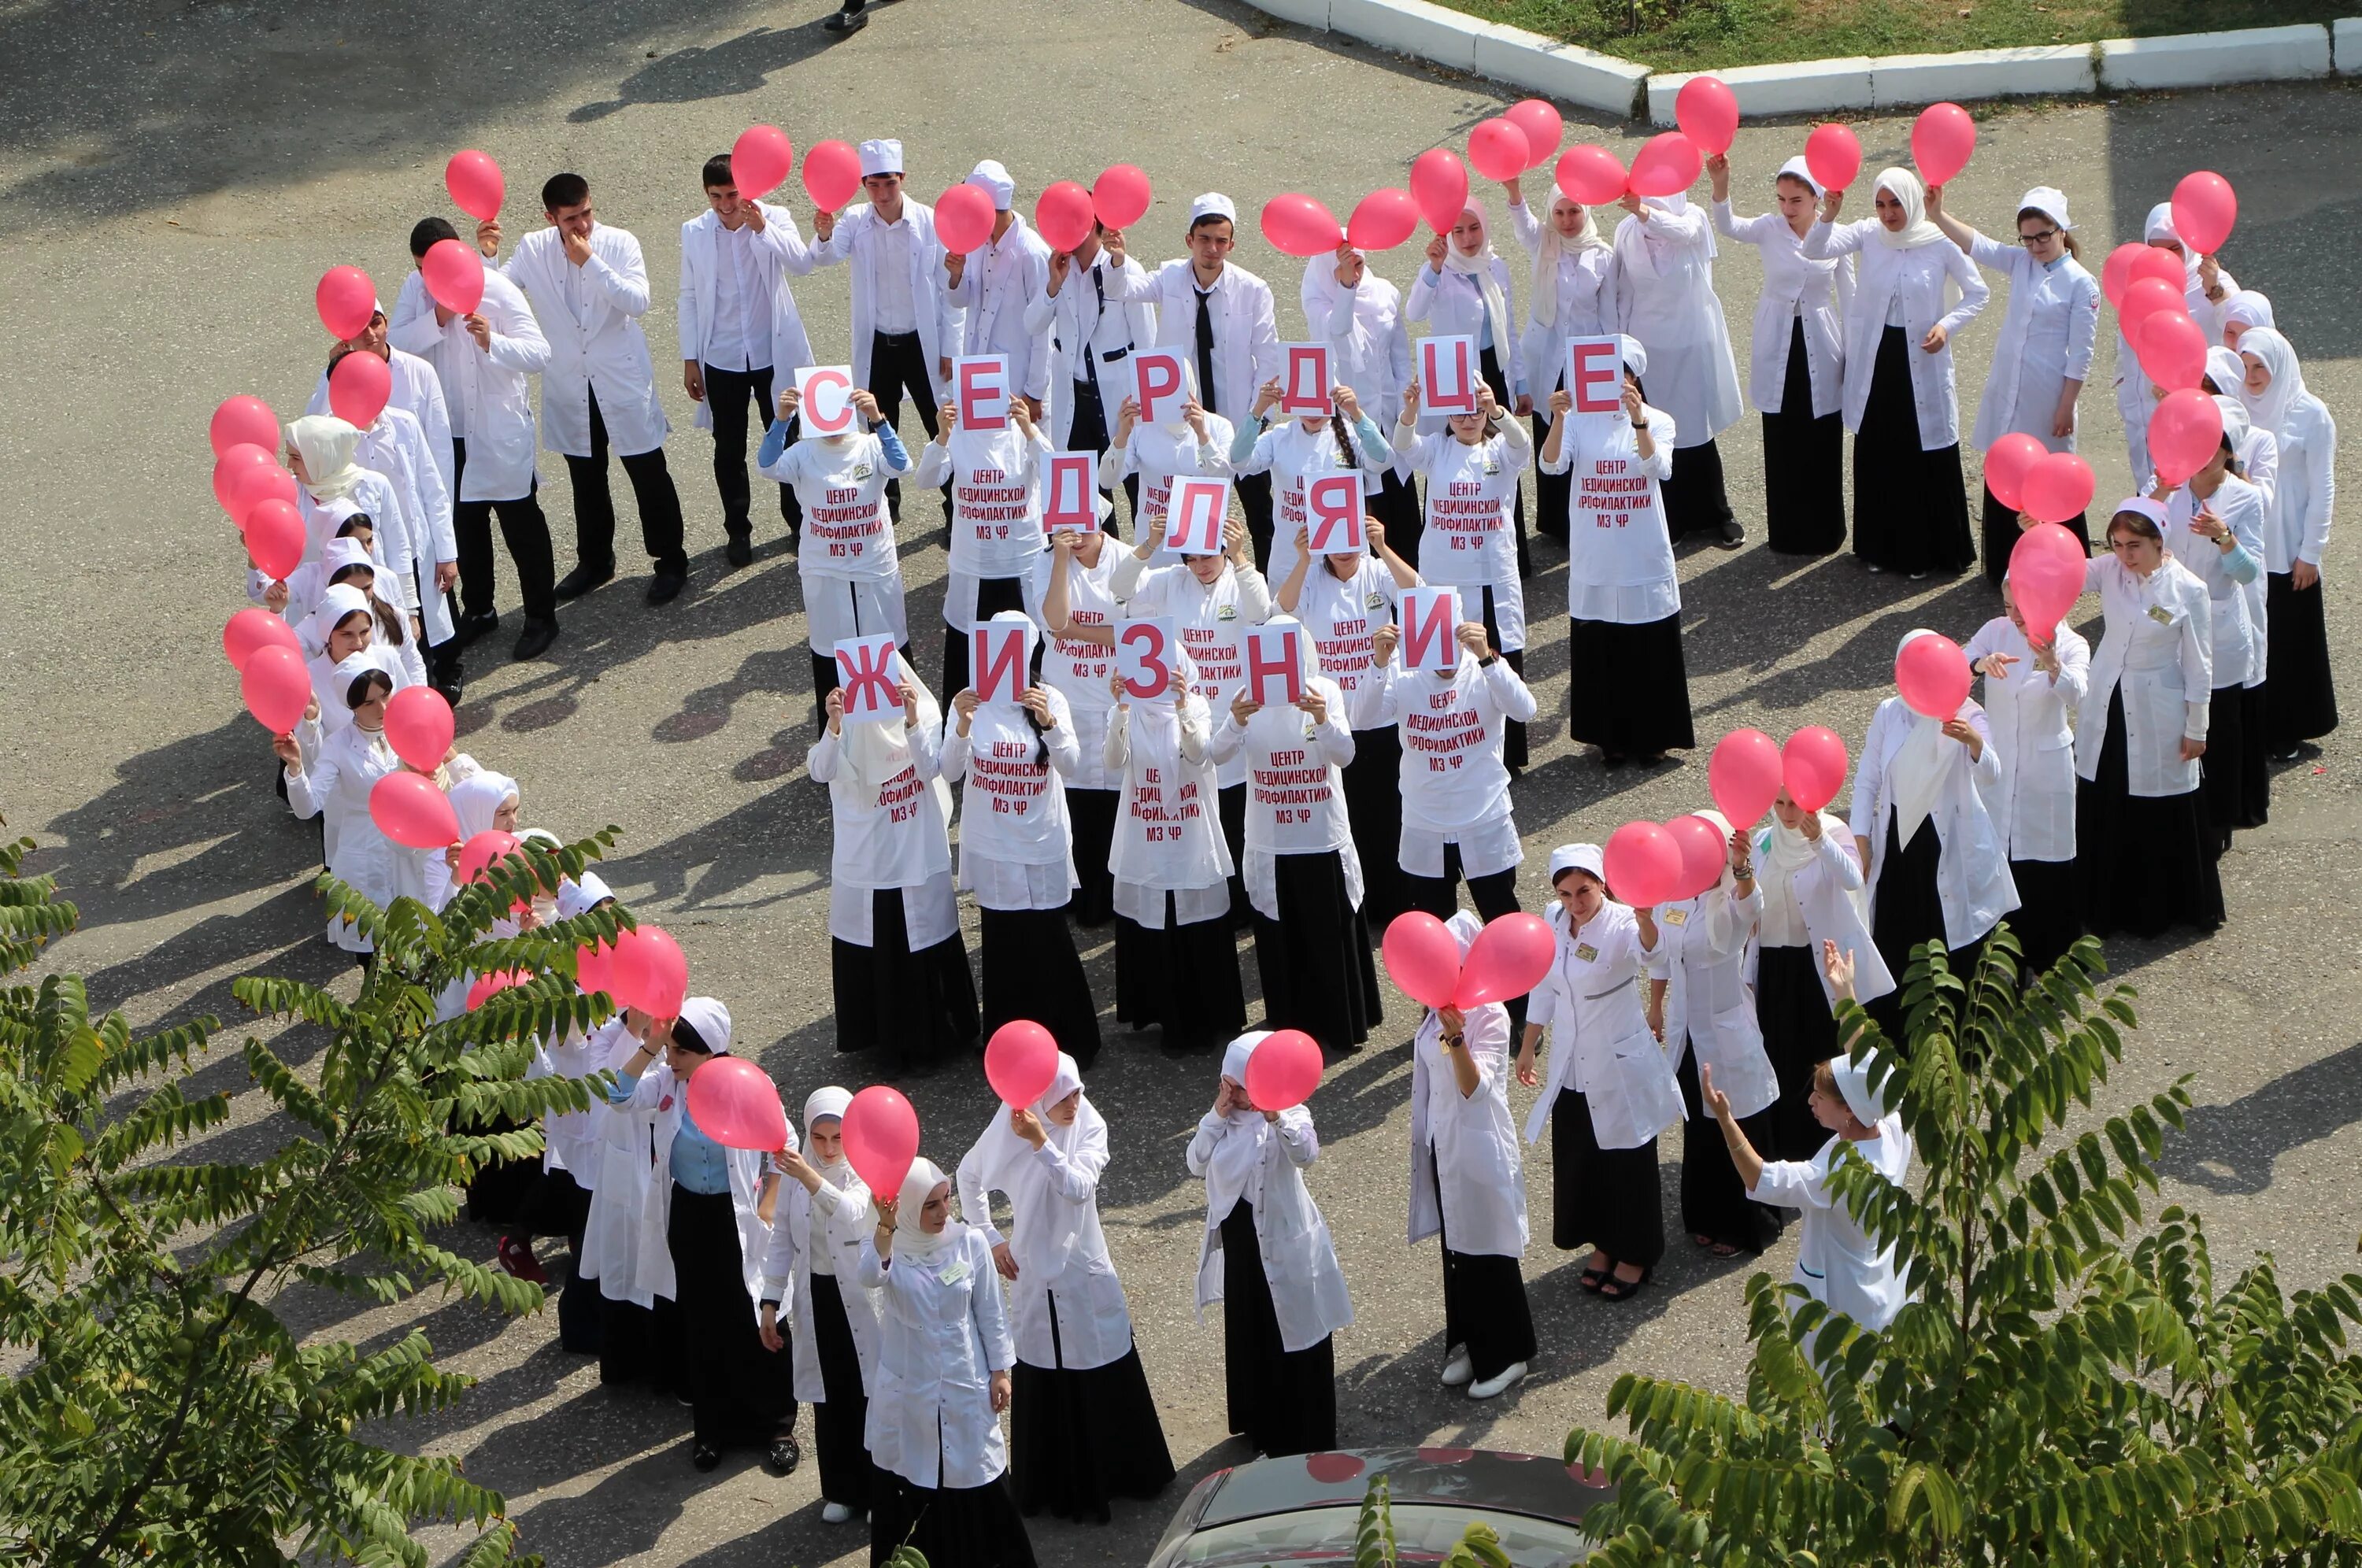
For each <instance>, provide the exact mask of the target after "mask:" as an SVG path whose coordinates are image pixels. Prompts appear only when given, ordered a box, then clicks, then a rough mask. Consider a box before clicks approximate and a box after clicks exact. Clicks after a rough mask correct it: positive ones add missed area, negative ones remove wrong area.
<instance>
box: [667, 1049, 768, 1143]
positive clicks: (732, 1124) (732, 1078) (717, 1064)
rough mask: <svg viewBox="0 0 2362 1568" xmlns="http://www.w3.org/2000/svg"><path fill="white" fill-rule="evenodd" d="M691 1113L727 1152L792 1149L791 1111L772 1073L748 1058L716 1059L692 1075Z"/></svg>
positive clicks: (710, 1136)
mask: <svg viewBox="0 0 2362 1568" xmlns="http://www.w3.org/2000/svg"><path fill="white" fill-rule="evenodd" d="M689 1114H690V1120H691V1121H695V1122H696V1123H697V1127H698V1131H699V1132H703V1133H704V1134H705V1135H706V1136H707V1137H709V1138H711V1139H712V1140H713V1141H714V1142H715V1143H719V1144H721V1145H722V1146H723V1148H725V1149H759V1150H761V1151H763V1152H764V1153H765V1154H770V1153H772V1152H774V1151H776V1150H779V1149H784V1148H786V1147H787V1146H788V1109H787V1107H786V1106H783V1105H781V1104H780V1103H779V1088H778V1085H777V1084H775V1083H773V1082H772V1081H771V1075H770V1074H768V1073H767V1072H765V1071H763V1069H762V1068H760V1067H758V1066H756V1065H755V1064H754V1063H752V1062H750V1061H748V1060H746V1058H745V1057H744V1056H716V1057H714V1058H713V1059H712V1061H710V1062H708V1063H706V1064H705V1065H704V1066H701V1067H700V1068H698V1069H697V1071H695V1072H693V1073H691V1074H690V1076H689Z"/></svg>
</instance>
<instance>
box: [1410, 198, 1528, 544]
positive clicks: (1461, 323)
mask: <svg viewBox="0 0 2362 1568" xmlns="http://www.w3.org/2000/svg"><path fill="white" fill-rule="evenodd" d="M1403 315H1404V318H1405V319H1406V320H1409V321H1423V322H1425V323H1427V329H1428V331H1429V333H1430V334H1431V335H1434V336H1436V337H1473V338H1474V339H1475V340H1476V352H1477V357H1478V360H1479V364H1478V368H1479V369H1480V370H1482V371H1483V373H1484V377H1485V386H1486V387H1487V388H1489V389H1490V390H1491V392H1492V393H1493V402H1494V404H1495V406H1496V408H1497V409H1499V410H1500V411H1501V412H1502V414H1504V415H1507V414H1518V415H1523V414H1530V413H1532V412H1533V405H1534V404H1533V397H1532V395H1531V394H1530V393H1529V392H1528V391H1527V388H1526V367H1525V359H1524V357H1523V356H1522V355H1521V354H1520V353H1519V352H1518V345H1517V344H1516V343H1515V342H1514V341H1513V337H1512V331H1511V327H1510V323H1511V322H1513V321H1514V320H1516V319H1517V313H1516V293H1515V290H1514V288H1513V286H1512V284H1511V281H1510V278H1509V264H1508V263H1507V261H1505V260H1503V259H1501V256H1500V254H1499V252H1497V251H1496V250H1495V249H1494V248H1493V237H1492V233H1491V230H1490V228H1489V226H1488V225H1487V223H1486V219H1485V204H1484V203H1482V202H1480V201H1477V200H1475V199H1474V198H1473V197H1472V198H1470V200H1469V203H1468V204H1467V206H1466V207H1464V208H1462V211H1461V214H1460V221H1459V222H1458V223H1455V224H1453V225H1452V226H1451V233H1450V234H1448V235H1444V234H1439V235H1436V236H1435V237H1433V238H1431V239H1429V241H1428V243H1427V264H1426V265H1425V266H1423V267H1421V268H1420V269H1419V270H1418V275H1417V276H1415V277H1413V278H1412V279H1411V282H1410V293H1409V295H1408V296H1407V298H1406V299H1405V300H1404V301H1403ZM1442 423H1443V422H1441V421H1440V420H1435V419H1429V421H1427V425H1428V434H1429V435H1433V434H1436V433H1438V432H1439V431H1440V429H1441V427H1442ZM1531 451H1532V448H1531V447H1527V452H1528V453H1529V454H1530V453H1531ZM1526 467H1527V463H1526V462H1525V461H1521V462H1519V463H1518V468H1517V470H1516V472H1517V475H1518V477H1522V476H1523V474H1524V472H1525V469H1526ZM1431 498H1432V492H1431V491H1430V504H1431ZM1509 514H1510V522H1511V525H1512V526H1513V527H1514V529H1515V537H1516V543H1517V548H1516V552H1515V554H1514V556H1513V558H1512V559H1513V561H1514V564H1515V565H1516V568H1517V575H1518V577H1520V578H1524V577H1529V576H1530V575H1532V572H1533V569H1534V564H1533V560H1532V558H1531V555H1530V552H1529V549H1528V547H1527V545H1526V498H1525V492H1524V491H1522V490H1520V489H1518V488H1517V485H1516V483H1515V481H1514V480H1512V483H1511V487H1510V493H1509ZM1439 564H1440V563H1439ZM1443 580H1444V579H1441V578H1438V579H1437V581H1439V582H1440V581H1443Z"/></svg>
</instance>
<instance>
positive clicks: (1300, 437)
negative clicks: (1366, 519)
mask: <svg viewBox="0 0 2362 1568" xmlns="http://www.w3.org/2000/svg"><path fill="white" fill-rule="evenodd" d="M1362 425H1363V428H1362V429H1360V430H1356V431H1355V432H1353V455H1352V458H1347V457H1346V455H1345V448H1344V447H1342V446H1341V445H1339V444H1338V440H1337V426H1336V424H1335V422H1334V421H1333V420H1329V419H1323V420H1322V421H1320V423H1319V424H1318V425H1314V426H1313V427H1312V428H1311V429H1309V430H1308V429H1306V428H1305V427H1304V421H1303V420H1301V419H1296V418H1291V419H1288V420H1287V421H1286V423H1284V424H1280V425H1273V426H1272V427H1271V428H1270V429H1268V430H1265V431H1264V433H1263V434H1262V435H1260V436H1256V437H1255V439H1254V446H1253V448H1252V449H1251V450H1250V451H1249V452H1248V453H1247V456H1246V458H1245V459H1244V460H1243V461H1233V462H1232V464H1231V469H1232V471H1233V472H1235V473H1241V474H1260V473H1269V474H1271V475H1272V476H1273V477H1274V479H1275V480H1277V481H1278V482H1277V483H1275V484H1274V485H1273V486H1272V496H1271V502H1272V506H1271V512H1272V519H1271V520H1272V528H1271V561H1270V565H1269V567H1268V568H1267V569H1266V570H1265V572H1264V576H1265V577H1267V578H1268V579H1269V580H1271V581H1273V582H1286V580H1287V574H1288V572H1289V571H1290V570H1291V569H1293V568H1294V567H1295V565H1296V531H1297V529H1299V528H1303V527H1306V526H1308V525H1309V523H1310V521H1311V517H1310V513H1308V512H1307V511H1306V510H1305V504H1304V486H1305V481H1306V480H1309V479H1311V478H1313V477H1314V476H1316V475H1320V474H1339V473H1351V472H1352V471H1353V470H1354V469H1357V468H1358V469H1361V470H1362V472H1363V474H1365V475H1367V476H1368V477H1367V478H1366V479H1365V480H1363V488H1364V489H1365V490H1367V491H1369V492H1370V493H1371V494H1372V495H1375V494H1376V493H1377V489H1378V484H1379V480H1380V476H1381V475H1383V474H1384V473H1385V471H1386V469H1387V468H1388V467H1389V466H1391V464H1392V462H1393V458H1394V453H1393V450H1392V449H1391V448H1390V447H1387V446H1386V444H1385V437H1383V436H1380V437H1379V438H1378V440H1377V441H1376V442H1375V443H1374V444H1373V443H1372V442H1371V441H1370V440H1369V439H1368V437H1369V436H1373V435H1375V434H1376V426H1375V425H1373V424H1371V423H1370V422H1369V418H1368V415H1367V414H1364V415H1363V420H1362Z"/></svg>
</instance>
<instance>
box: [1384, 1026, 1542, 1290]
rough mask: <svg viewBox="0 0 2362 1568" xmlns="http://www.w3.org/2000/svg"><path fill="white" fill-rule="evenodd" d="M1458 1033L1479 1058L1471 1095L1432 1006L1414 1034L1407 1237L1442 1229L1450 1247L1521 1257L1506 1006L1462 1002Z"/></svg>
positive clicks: (1520, 1186) (1522, 1215) (1522, 1183)
mask: <svg viewBox="0 0 2362 1568" xmlns="http://www.w3.org/2000/svg"><path fill="white" fill-rule="evenodd" d="M1461 1037H1462V1044H1461V1049H1462V1050H1463V1051H1465V1052H1467V1053H1468V1059H1469V1060H1470V1061H1471V1062H1473V1063H1474V1064H1475V1066H1476V1090H1475V1092H1474V1093H1473V1094H1466V1095H1463V1094H1462V1093H1461V1092H1460V1078H1459V1075H1458V1073H1457V1072H1456V1071H1455V1070H1454V1069H1455V1064H1454V1063H1453V1062H1452V1061H1451V1058H1450V1056H1449V1055H1446V1054H1445V1052H1444V1049H1443V1021H1442V1020H1441V1019H1440V1018H1439V1017H1437V1016H1436V1015H1435V1014H1434V1013H1433V1012H1429V1013H1428V1014H1427V1017H1426V1020H1425V1021H1423V1022H1421V1023H1420V1024H1419V1026H1418V1032H1417V1033H1416V1034H1414V1035H1413V1036H1412V1037H1411V1043H1410V1056H1411V1075H1410V1076H1411V1085H1410V1224H1409V1232H1408V1239H1409V1240H1410V1241H1411V1242H1413V1243H1414V1244H1415V1243H1417V1242H1423V1241H1425V1240H1426V1239H1427V1238H1428V1237H1429V1236H1432V1235H1434V1234H1435V1233H1436V1232H1437V1231H1438V1230H1439V1229H1440V1230H1441V1231H1442V1233H1443V1238H1444V1241H1445V1243H1446V1244H1447V1245H1449V1246H1450V1247H1451V1250H1452V1251H1453V1252H1455V1253H1463V1254H1469V1255H1474V1256H1483V1257H1510V1258H1517V1257H1523V1256H1524V1255H1525V1253H1526V1242H1527V1240H1528V1239H1529V1238H1528V1231H1527V1228H1526V1167H1525V1154H1524V1152H1523V1151H1522V1150H1520V1149H1519V1148H1518V1123H1517V1119H1516V1118H1515V1117H1513V1116H1511V1115H1510V1113H1509V1010H1508V1009H1507V1008H1506V1007H1503V1006H1502V1005H1501V1004H1500V1003H1498V1002H1486V1003H1485V1005H1483V1006H1482V1007H1472V1008H1470V1009H1468V1010H1467V1013H1466V1015H1465V1017H1464V1019H1463V1021H1462V1025H1461Z"/></svg>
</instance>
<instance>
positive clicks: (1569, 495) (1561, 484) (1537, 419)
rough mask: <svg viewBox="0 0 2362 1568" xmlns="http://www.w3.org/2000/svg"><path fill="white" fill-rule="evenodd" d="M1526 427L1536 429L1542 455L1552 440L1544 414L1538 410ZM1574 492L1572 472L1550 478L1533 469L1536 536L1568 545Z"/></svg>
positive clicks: (1535, 440)
mask: <svg viewBox="0 0 2362 1568" xmlns="http://www.w3.org/2000/svg"><path fill="white" fill-rule="evenodd" d="M1541 401H1542V403H1545V404H1547V403H1549V401H1550V399H1549V397H1548V395H1547V394H1545V395H1544V397H1543V398H1542V400H1541ZM1527 423H1529V425H1532V426H1533V430H1534V450H1535V451H1537V452H1539V451H1540V450H1541V449H1542V443H1543V442H1545V441H1547V440H1549V439H1550V429H1551V427H1550V421H1549V420H1548V419H1546V418H1544V417H1543V414H1542V410H1541V409H1540V408H1537V409H1535V410H1534V412H1533V414H1532V415H1531V416H1530V417H1529V419H1528V421H1527ZM1573 488H1574V470H1573V469H1572V468H1570V469H1568V470H1567V471H1566V472H1564V473H1562V474H1551V473H1544V472H1543V471H1542V470H1541V469H1540V466H1539V465H1537V466H1536V468H1535V469H1534V532H1535V533H1537V534H1540V535H1542V536H1546V537H1548V538H1552V539H1556V540H1557V541H1558V542H1559V543H1560V544H1562V545H1563V544H1565V543H1566V536H1567V530H1568V527H1569V525H1571V523H1572V522H1573V510H1572V501H1573Z"/></svg>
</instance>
